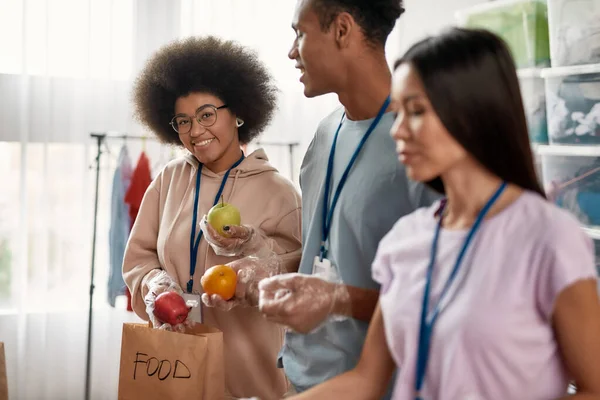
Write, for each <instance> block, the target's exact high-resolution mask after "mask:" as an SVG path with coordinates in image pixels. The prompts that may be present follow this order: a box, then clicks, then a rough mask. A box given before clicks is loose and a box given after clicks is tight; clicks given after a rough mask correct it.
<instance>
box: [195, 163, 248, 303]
mask: <svg viewBox="0 0 600 400" xmlns="http://www.w3.org/2000/svg"><path fill="white" fill-rule="evenodd" d="M243 160H244V153H243V152H242V156H241V157H240V159H239V160H237V161H236V163H235V164H233V165H232V166H231V168H229V169H228V170H227V172H226V173H225V175H224V176H223V180H222V181H221V187H219V191H218V192H217V195H216V196H215V201H214V203H213V206H214V205H216V204H217V203H218V202H219V199H220V198H221V195H222V194H223V189H224V188H225V183H226V182H227V178H228V177H229V173H230V172H231V170H232V169H234V168H235V167H237V166H238V165H240V163H241V162H242V161H243ZM202 167H203V165H202V164H198V171H197V172H196V193H195V194H194V213H193V217H192V232H191V235H190V280H189V281H188V283H187V292H188V293H192V288H193V287H194V273H195V272H196V263H197V262H198V249H199V247H200V239H202V230H200V232H199V233H198V237H196V223H197V222H198V201H199V199H200V177H201V176H202Z"/></svg>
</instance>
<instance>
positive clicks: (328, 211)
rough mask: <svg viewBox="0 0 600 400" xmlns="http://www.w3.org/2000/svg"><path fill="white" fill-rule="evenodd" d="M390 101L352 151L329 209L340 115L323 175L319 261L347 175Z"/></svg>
mask: <svg viewBox="0 0 600 400" xmlns="http://www.w3.org/2000/svg"><path fill="white" fill-rule="evenodd" d="M390 101H391V99H390V96H388V97H387V98H386V99H385V102H384V103H383V105H382V106H381V108H380V109H379V112H378V113H377V116H376V117H375V119H374V120H373V122H371V126H369V129H367V132H366V133H365V134H364V136H363V137H362V139H361V141H360V143H359V144H358V146H357V147H356V150H354V154H353V155H352V158H351V159H350V162H349V163H348V165H347V166H346V169H345V170H344V173H343V174H342V177H341V178H340V183H338V186H337V188H336V189H335V193H334V195H333V201H332V202H331V207H330V205H329V194H330V191H331V178H332V176H333V158H334V156H335V146H336V144H337V139H338V135H339V133H340V129H341V128H342V123H343V122H344V118H345V116H346V113H345V112H344V113H343V114H342V118H341V120H340V124H339V125H338V128H337V131H336V132H335V136H334V137H333V143H332V145H331V150H330V151H329V162H328V163H327V175H325V196H324V200H323V223H322V235H321V250H320V259H321V261H323V258H326V257H327V241H328V240H329V232H330V231H331V220H332V219H333V212H334V210H335V206H336V205H337V202H338V200H339V198H340V193H341V192H342V188H343V187H344V185H345V184H346V180H347V179H348V175H349V174H350V170H351V169H352V166H353V165H354V162H355V161H356V159H357V157H358V154H359V153H360V151H361V150H362V148H363V146H364V145H365V143H366V141H367V139H368V138H369V136H371V133H373V131H374V130H375V127H377V124H379V121H381V118H382V117H383V114H385V111H386V110H387V108H388V106H389V105H390Z"/></svg>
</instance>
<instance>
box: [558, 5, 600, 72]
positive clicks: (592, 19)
mask: <svg viewBox="0 0 600 400" xmlns="http://www.w3.org/2000/svg"><path fill="white" fill-rule="evenodd" d="M548 20H549V27H550V54H551V56H552V66H553V67H562V66H567V65H580V64H596V63H600V0H548Z"/></svg>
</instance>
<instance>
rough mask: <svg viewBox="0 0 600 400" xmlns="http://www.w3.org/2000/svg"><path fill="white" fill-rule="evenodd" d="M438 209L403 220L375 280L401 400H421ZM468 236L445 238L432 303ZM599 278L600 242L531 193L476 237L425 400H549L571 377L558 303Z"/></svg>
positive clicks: (379, 259) (447, 314) (439, 328)
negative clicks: (421, 345) (556, 325)
mask: <svg viewBox="0 0 600 400" xmlns="http://www.w3.org/2000/svg"><path fill="white" fill-rule="evenodd" d="M438 207H439V202H438V203H436V204H434V205H433V206H432V207H430V208H426V209H425V208H423V209H419V210H417V211H415V212H414V213H412V214H410V215H408V216H406V217H404V218H401V219H400V220H399V221H398V222H397V223H396V225H395V226H394V227H393V228H392V230H391V231H390V232H389V233H388V234H387V235H386V236H385V238H384V239H383V240H382V241H381V243H380V244H379V249H378V252H377V256H376V258H375V261H374V263H373V277H374V279H375V280H376V281H377V282H379V283H380V284H381V297H380V305H381V309H382V313H383V319H384V324H385V333H386V339H387V343H388V347H389V349H390V352H391V354H392V357H393V358H394V360H395V362H396V365H397V366H398V374H397V377H396V385H395V389H394V396H393V398H394V399H396V400H400V399H402V400H405V399H406V400H413V399H414V383H415V366H416V365H415V363H416V358H417V344H418V335H419V320H420V312H421V306H422V300H423V290H424V287H425V279H426V270H427V266H428V263H429V257H430V251H431V244H432V241H433V235H434V231H435V227H436V224H437V221H436V219H435V218H434V214H435V211H436V210H437V209H438ZM467 232H468V230H444V229H442V231H441V232H440V239H439V243H438V255H437V263H436V266H435V270H434V273H433V281H432V287H431V299H432V300H430V304H432V303H435V302H437V297H438V296H439V293H440V292H441V289H442V286H443V285H444V284H445V283H446V280H447V278H448V274H449V272H450V270H451V269H452V267H453V266H454V263H455V262H456V258H457V256H458V252H459V249H460V248H461V247H462V244H463V241H464V239H465V237H466V235H467ZM595 277H596V272H595V266H594V251H593V248H592V241H591V239H590V238H588V237H587V236H586V235H585V233H584V232H583V231H582V230H581V229H580V227H579V225H578V223H577V221H576V220H575V219H574V218H573V217H572V216H571V215H570V214H568V213H567V212H566V211H563V210H561V209H559V208H557V207H555V206H554V205H552V204H551V203H549V202H547V201H546V200H544V199H543V198H542V197H541V196H539V195H537V194H535V193H533V192H524V193H523V194H522V195H521V196H520V197H519V198H518V199H517V200H515V201H514V202H513V203H512V204H511V205H509V206H508V207H507V208H506V209H504V210H503V211H501V212H500V213H499V214H496V215H495V216H493V217H491V218H489V219H486V220H485V221H484V222H483V223H482V224H481V226H480V228H479V231H478V232H477V234H476V236H475V237H474V238H473V241H472V242H471V245H470V247H469V250H468V251H467V254H466V256H465V258H464V261H463V264H462V267H461V269H460V271H459V273H458V275H457V277H456V279H455V281H454V283H453V285H452V286H451V287H450V289H449V291H448V294H447V297H446V298H447V299H448V301H444V302H443V305H442V311H441V313H440V315H439V317H438V319H437V323H436V324H435V327H434V331H433V337H432V340H431V348H430V354H429V362H428V366H427V374H426V377H425V382H424V385H423V386H424V387H423V394H424V398H425V399H426V400H429V399H441V400H446V399H449V400H475V399H478V400H481V399H485V400H493V399H502V400H512V399H528V400H537V399H539V400H542V399H543V400H548V399H556V398H558V397H560V396H562V395H564V394H566V391H567V386H568V380H569V379H568V376H567V374H566V371H565V366H564V365H563V362H562V361H561V356H560V352H559V348H558V343H557V342H556V339H555V337H554V332H553V329H552V326H551V317H552V313H553V307H554V302H555V300H556V298H557V296H558V294H559V293H560V292H561V291H562V290H563V289H565V288H566V287H567V286H569V285H571V284H572V283H574V282H576V281H578V280H580V279H586V278H592V279H594V278H595Z"/></svg>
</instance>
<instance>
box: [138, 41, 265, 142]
mask: <svg viewBox="0 0 600 400" xmlns="http://www.w3.org/2000/svg"><path fill="white" fill-rule="evenodd" d="M193 92H205V93H210V94H212V95H214V96H216V97H218V98H220V99H221V100H223V102H224V103H225V104H227V106H228V108H229V110H231V111H232V112H233V113H234V114H235V115H236V116H238V117H240V118H242V119H243V120H244V125H242V126H241V127H239V128H238V134H239V140H240V143H242V144H247V143H249V142H251V141H252V140H253V139H254V138H256V137H257V136H258V135H259V134H260V133H261V132H262V131H263V130H264V129H265V128H266V127H267V125H268V124H269V122H271V119H272V118H273V113H274V111H275V108H276V103H277V88H276V86H275V85H274V84H273V80H272V77H271V75H270V74H269V72H268V70H267V69H266V67H265V66H264V65H263V64H262V63H261V62H260V60H259V59H258V56H257V55H256V53H255V52H253V51H251V50H249V49H247V48H245V47H243V46H241V45H240V44H238V43H236V42H233V41H228V40H227V41H226V40H222V39H219V38H216V37H214V36H204V37H191V38H188V39H185V40H180V41H175V42H173V43H170V44H168V45H166V46H164V47H162V48H161V49H159V50H158V51H157V52H156V53H155V54H154V55H153V56H152V57H151V58H150V60H149V61H148V62H147V64H146V66H145V68H144V69H143V70H142V72H141V73H140V75H139V77H138V78H137V80H136V82H135V85H134V88H133V103H134V109H135V115H136V117H137V119H138V120H140V122H142V123H143V124H144V125H146V126H147V127H148V128H150V129H151V130H152V131H153V132H154V133H155V134H156V135H157V136H158V138H159V139H160V140H161V141H162V142H165V143H172V144H177V145H181V141H180V140H179V135H178V134H177V132H175V131H174V130H173V128H172V127H171V125H170V124H169V123H170V122H171V119H172V118H173V115H174V108H175V101H176V100H177V99H178V98H179V97H183V96H187V95H189V94H190V93H193Z"/></svg>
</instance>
